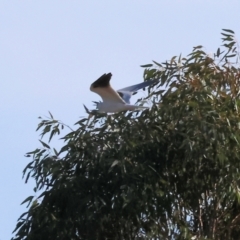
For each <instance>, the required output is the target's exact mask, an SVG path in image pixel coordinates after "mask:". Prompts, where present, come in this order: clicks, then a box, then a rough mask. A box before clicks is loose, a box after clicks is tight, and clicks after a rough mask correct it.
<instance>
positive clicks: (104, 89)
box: [90, 73, 159, 113]
mask: <svg viewBox="0 0 240 240" xmlns="http://www.w3.org/2000/svg"><path fill="white" fill-rule="evenodd" d="M111 77H112V74H111V73H108V74H103V75H102V76H101V77H100V78H98V79H97V80H96V81H95V82H93V83H92V84H91V87H90V90H91V91H92V92H95V93H97V94H98V95H100V97H101V98H102V100H103V101H102V102H98V103H96V105H97V108H98V111H99V112H105V113H106V112H120V111H127V110H136V109H145V108H146V107H141V106H137V105H131V104H130V98H131V96H132V94H133V93H134V92H136V91H138V90H139V89H142V88H145V87H148V86H150V85H153V84H154V83H156V82H158V81H159V80H150V81H146V82H142V83H139V84H136V85H132V86H129V87H126V88H122V89H120V90H117V91H115V90H114V89H113V88H112V87H111V85H110V79H111Z"/></svg>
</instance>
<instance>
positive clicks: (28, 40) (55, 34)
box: [0, 0, 240, 240]
mask: <svg viewBox="0 0 240 240" xmlns="http://www.w3.org/2000/svg"><path fill="white" fill-rule="evenodd" d="M239 13H240V1H239V0H211V1H209V0H202V1H200V0H172V1H166V0H165V1H161V0H158V1H157V0H155V1H151V0H148V1H146V0H145V1H143V0H138V1H136V0H135V1H134V0H132V1H126V0H122V1H101V0H98V1H80V0H78V1H77V0H75V1H65V0H58V1H56V0H55V1H49V0H47V1H46V0H41V1H40V0H35V1H27V0H24V1H23V0H22V1H13V0H1V1H0V38H1V39H0V66H1V68H0V89H1V94H0V103H1V104H0V110H1V118H0V126H1V135H0V143H1V161H0V169H1V174H0V226H1V227H0V239H1V240H6V239H10V237H11V232H12V230H13V229H14V228H15V225H16V221H17V218H18V217H19V216H20V214H21V213H23V212H24V211H25V210H26V208H25V206H20V203H21V202H22V201H23V200H24V199H25V198H26V197H28V196H29V195H33V194H34V193H33V190H32V188H33V186H34V184H33V181H32V182H30V183H29V184H27V185H26V184H25V183H24V181H23V180H22V170H23V168H24V167H25V166H26V164H27V163H28V161H29V160H30V159H29V158H25V157H24V154H25V153H26V152H27V151H31V150H34V149H35V148H36V147H40V143H39V142H38V134H39V133H36V132H35V129H36V126H37V124H38V122H39V120H38V116H43V115H47V114H48V111H51V112H52V114H53V115H54V116H55V118H57V119H61V120H62V121H63V122H65V123H66V124H69V125H72V124H73V123H75V122H76V121H77V120H78V119H79V117H81V116H85V115H86V113H85V112H84V109H83V106H82V104H83V103H84V104H86V105H87V106H88V107H90V108H91V107H92V103H91V101H93V100H95V101H96V100H99V99H100V98H99V97H98V96H97V95H96V94H94V93H92V92H90V91H89V86H90V84H91V83H92V82H93V81H94V80H96V79H97V78H98V77H99V76H100V75H102V74H103V73H107V72H112V74H113V78H112V85H113V86H114V87H116V88H122V87H126V86H128V85H131V84H135V83H138V82H141V81H142V80H143V79H142V75H143V69H142V68H140V67H139V66H140V65H141V64H146V63H150V62H151V60H155V61H158V62H162V61H165V60H166V59H169V58H171V57H172V56H173V55H179V54H180V53H182V54H183V55H185V54H187V53H189V52H190V51H191V50H192V47H193V46H196V45H199V44H201V45H204V46H205V47H206V48H205V50H206V51H207V52H209V53H211V52H214V51H215V50H216V49H217V47H218V46H219V45H220V44H221V41H220V32H221V29H222V28H228V29H232V30H234V31H235V33H236V37H237V38H238V39H240V28H239V23H240V14H239ZM56 147H60V144H57V146H56Z"/></svg>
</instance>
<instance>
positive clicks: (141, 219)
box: [12, 29, 240, 240]
mask: <svg viewBox="0 0 240 240" xmlns="http://www.w3.org/2000/svg"><path fill="white" fill-rule="evenodd" d="M222 40H223V45H222V46H221V47H220V48H218V49H217V51H216V53H214V54H212V55H211V54H208V53H206V52H205V50H204V47H203V46H196V47H194V48H193V50H192V52H191V53H190V54H189V55H187V56H186V57H182V56H178V57H176V56H174V57H173V58H172V59H171V60H169V61H165V62H163V63H158V62H155V61H153V63H152V64H146V65H143V66H142V67H143V68H144V73H143V78H144V79H159V83H158V84H156V85H155V86H152V87H150V88H148V89H147V91H148V95H147V97H145V98H144V99H139V100H138V103H139V104H140V103H141V102H142V101H148V102H149V103H151V104H150V105H151V108H149V109H147V110H144V111H136V112H121V113H118V114H111V115H108V114H98V113H93V114H92V115H89V116H88V117H86V118H83V119H81V120H80V121H78V122H77V123H76V124H75V127H76V129H75V130H72V129H71V128H69V133H68V134H67V135H65V136H64V137H63V138H62V139H63V141H64V145H63V147H62V148H61V149H60V150H59V151H58V150H56V149H55V148H53V147H51V146H50V144H49V143H45V142H43V141H42V140H40V142H41V144H42V147H41V148H37V149H36V150H34V151H31V152H28V153H27V155H26V156H27V157H30V158H31V161H30V162H29V164H28V165H27V166H26V168H25V169H24V171H23V174H24V178H25V179H26V182H27V181H28V179H29V178H33V179H34V180H35V182H36V186H35V189H34V190H35V192H36V194H38V193H39V194H38V196H37V197H34V196H29V197H27V198H26V199H25V200H24V201H23V203H25V204H26V203H27V204H28V205H27V207H28V209H27V212H25V213H23V214H22V215H21V216H20V217H19V219H18V223H17V226H16V228H15V230H14V233H15V236H14V237H13V238H12V239H13V240H20V239H28V240H32V239H34V240H36V239H45V240H47V239H51V240H52V239H72V240H74V239H84V240H86V239H87V240H91V239H93V240H102V239H109V240H110V239H239V236H240V189H239V183H240V145H239V143H240V112H239V111H240V109H239V107H240V100H239V95H240V86H239V80H240V68H239V62H238V61H239V47H238V44H237V42H236V41H235V37H234V32H233V31H232V30H228V29H223V32H222ZM86 110H87V111H88V109H86ZM64 127H65V128H66V127H67V126H66V125H65V124H64V123H62V122H61V121H58V120H55V118H54V117H53V116H52V115H51V114H50V117H49V119H41V120H40V123H39V125H38V128H37V130H40V131H41V136H42V137H44V139H45V138H46V137H47V136H48V138H49V142H51V139H52V138H53V137H55V136H58V135H59V134H60V133H61V129H62V128H64Z"/></svg>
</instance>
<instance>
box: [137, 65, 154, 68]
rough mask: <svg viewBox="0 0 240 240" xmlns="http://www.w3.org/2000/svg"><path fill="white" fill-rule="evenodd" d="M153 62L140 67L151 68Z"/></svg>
mask: <svg viewBox="0 0 240 240" xmlns="http://www.w3.org/2000/svg"><path fill="white" fill-rule="evenodd" d="M152 66H153V64H145V65H140V67H142V68H149V67H152Z"/></svg>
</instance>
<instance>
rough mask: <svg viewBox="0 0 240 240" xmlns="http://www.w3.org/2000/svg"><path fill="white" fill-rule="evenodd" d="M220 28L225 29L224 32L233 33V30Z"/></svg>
mask: <svg viewBox="0 0 240 240" xmlns="http://www.w3.org/2000/svg"><path fill="white" fill-rule="evenodd" d="M222 30H223V31H225V32H229V33H232V34H235V32H234V31H232V30H230V29H222Z"/></svg>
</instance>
